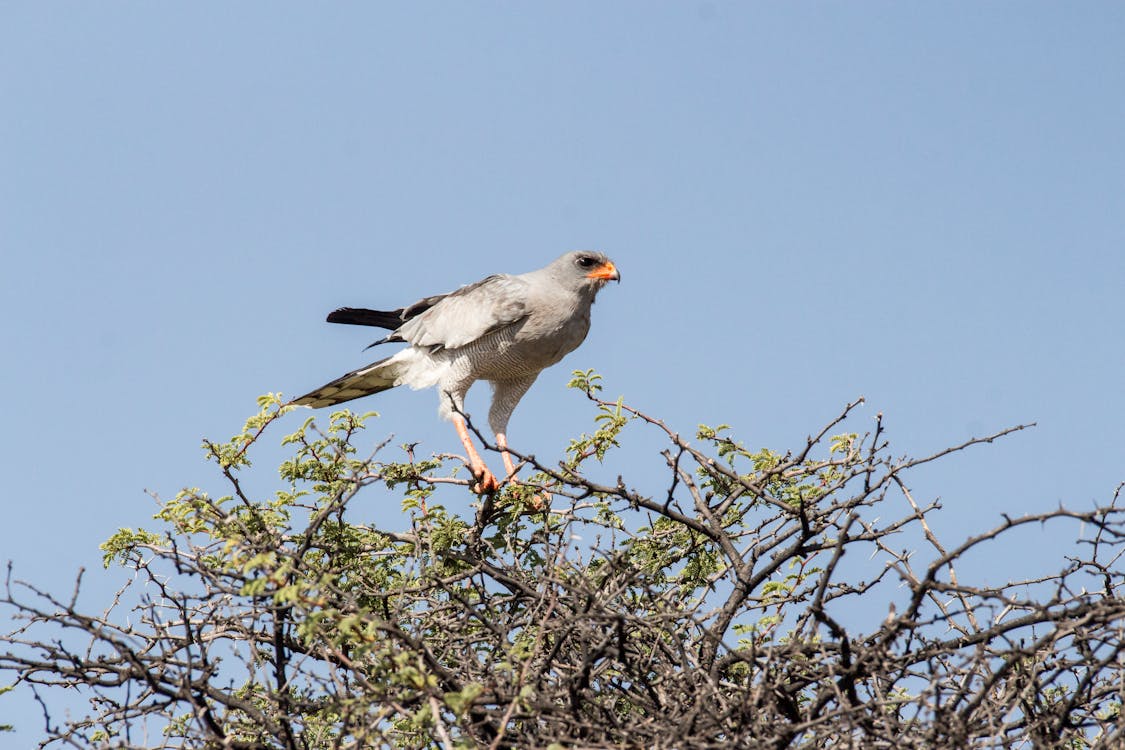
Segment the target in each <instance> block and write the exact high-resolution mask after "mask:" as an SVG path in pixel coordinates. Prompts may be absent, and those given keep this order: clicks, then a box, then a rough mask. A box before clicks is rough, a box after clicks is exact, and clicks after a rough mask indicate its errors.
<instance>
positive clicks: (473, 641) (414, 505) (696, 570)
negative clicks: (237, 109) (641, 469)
mask: <svg viewBox="0 0 1125 750" xmlns="http://www.w3.org/2000/svg"><path fill="white" fill-rule="evenodd" d="M587 394H588V395H589V397H590V398H591V400H592V401H593V402H594V404H595V405H596V408H597V409H598V410H599V420H600V421H599V423H598V424H599V425H600V427H599V429H598V431H597V432H595V433H594V434H593V435H590V436H583V438H581V439H579V440H576V441H575V442H574V443H573V444H572V446H571V450H570V451H568V458H567V459H566V460H564V461H562V462H560V463H559V464H558V465H555V466H548V465H545V464H542V463H540V462H539V461H538V460H537V459H536V458H535V457H534V456H529V455H522V454H520V453H519V452H518V451H515V450H513V451H512V453H513V455H515V456H516V457H517V458H519V459H520V460H521V461H522V462H523V466H524V470H525V471H531V472H533V473H532V474H531V475H530V476H528V477H527V478H526V479H525V480H524V481H514V482H511V483H509V484H508V485H506V486H505V487H503V488H502V489H501V491H500V492H498V493H496V494H495V495H492V496H488V497H486V498H482V499H481V500H480V501H479V502H480V504H479V507H478V508H477V512H473V511H472V509H471V508H470V509H467V511H466V512H453V511H451V510H448V509H447V507H446V506H447V505H449V506H450V507H452V506H454V505H455V504H457V503H460V504H461V505H462V506H464V505H465V500H464V498H465V494H464V493H465V490H464V489H462V486H464V485H467V483H468V482H469V480H467V479H458V478H456V477H451V476H449V475H447V474H445V473H443V467H442V460H441V458H440V457H438V458H434V459H430V460H424V461H419V460H416V459H415V456H414V452H413V446H408V447H407V449H406V450H407V460H406V461H400V462H394V461H381V460H380V458H381V456H382V454H383V452H384V449H385V448H386V443H382V444H380V445H378V446H377V448H376V449H375V451H374V452H373V453H371V454H369V455H368V457H367V458H364V459H359V458H356V453H357V449H356V447H355V444H356V442H357V439H358V436H359V435H360V434H362V433H361V430H362V429H363V422H362V419H361V418H358V417H355V416H354V415H351V414H349V413H346V412H339V413H337V414H334V415H333V416H332V422H331V425H330V426H329V428H328V429H327V430H325V431H324V432H318V431H316V430H315V428H313V427H312V426H311V425H310V424H308V423H306V425H305V427H303V428H302V429H301V430H299V431H298V432H296V433H294V434H293V435H290V436H288V437H286V439H285V444H287V445H291V446H293V451H294V452H293V455H292V457H291V458H290V459H287V461H286V462H285V463H284V464H283V465H282V476H283V478H284V479H285V480H286V481H287V482H288V486H286V487H285V488H284V489H282V490H281V491H279V492H278V493H277V494H276V496H274V497H271V498H267V499H255V498H253V497H251V496H249V495H248V493H247V492H246V491H245V488H244V486H243V485H242V484H240V483H239V479H238V476H239V474H238V472H240V471H244V470H245V466H246V464H247V463H248V462H247V459H246V456H247V455H248V452H249V451H250V449H251V447H252V445H253V443H254V442H255V441H257V440H259V439H260V438H261V436H262V435H263V434H267V433H268V430H267V427H268V426H269V425H270V424H271V423H272V422H273V421H274V420H275V419H277V418H279V417H280V416H281V415H282V414H284V413H285V411H286V409H285V407H280V401H276V402H272V409H273V410H272V411H271V409H270V408H269V407H267V405H263V413H262V414H260V415H258V417H257V418H254V419H252V420H251V421H250V422H248V423H247V429H246V430H245V431H244V432H243V434H242V435H240V436H239V437H238V438H236V439H234V440H232V441H231V442H230V443H227V444H212V443H207V444H206V446H207V450H208V453H209V455H210V456H211V457H212V458H213V459H214V460H216V461H217V462H218V463H219V465H220V469H221V474H222V476H223V477H224V481H225V482H226V483H227V484H228V486H229V488H230V489H229V496H228V497H223V498H220V499H214V498H212V497H210V496H208V495H206V494H204V493H202V492H200V491H198V490H192V491H185V492H184V493H181V494H180V495H179V496H177V498H176V499H175V500H172V501H167V502H165V503H163V504H162V505H161V508H160V513H159V514H158V518H159V519H160V520H161V521H162V522H164V523H165V525H166V527H165V528H164V530H163V531H162V533H150V532H142V531H140V530H134V531H128V532H125V531H123V532H121V533H119V534H118V535H117V536H115V537H114V539H111V540H110V541H109V542H107V545H106V549H107V556H108V557H110V558H113V559H116V560H118V561H120V562H122V563H123V564H125V566H126V567H128V568H129V569H131V570H132V571H133V579H132V582H131V584H130V585H128V586H127V587H126V588H125V589H124V590H123V591H121V592H119V594H118V595H117V596H116V597H115V598H114V600H113V601H112V603H111V606H110V607H108V608H106V609H105V610H104V611H102V612H101V613H100V614H97V615H90V614H86V613H84V612H83V611H82V610H81V608H80V606H79V596H78V593H79V588H80V585H81V584H80V579H79V583H77V584H76V587H75V591H74V592H73V593H72V595H70V596H69V597H68V598H66V599H60V598H57V597H55V596H53V595H51V594H50V593H48V592H46V591H43V590H42V589H40V588H37V587H36V586H34V585H33V584H30V583H25V582H20V581H17V580H16V579H15V578H14V576H13V575H12V573H11V571H10V569H9V574H8V576H7V580H6V582H5V588H4V593H3V595H2V596H0V603H2V604H3V605H4V606H5V607H6V608H7V609H8V610H9V612H10V613H11V614H12V615H13V617H14V618H15V621H16V622H17V623H18V627H17V629H16V630H14V631H13V632H11V633H9V634H7V635H6V636H4V637H3V639H2V640H3V643H2V645H0V650H2V652H0V670H3V671H5V672H6V673H7V674H8V675H11V676H12V677H13V678H14V680H15V682H16V684H17V689H25V690H30V691H33V693H34V695H35V698H36V700H37V701H38V702H39V704H40V705H41V706H42V708H43V713H44V726H43V738H44V739H43V743H42V744H43V745H44V746H53V747H57V746H69V747H91V746H108V747H123V748H125V747H128V748H132V747H138V748H139V747H191V748H242V749H245V750H249V749H250V748H263V749H264V748H287V749H292V750H297V749H298V748H300V750H316V749H319V748H363V747H372V746H394V747H426V748H454V747H487V748H491V749H492V750H499V749H500V748H523V747H546V746H547V745H550V744H551V743H557V744H558V745H561V746H563V747H575V748H578V747H581V748H610V747H613V748H621V747H629V748H634V747H635V748H641V747H644V748H684V747H691V748H704V749H705V748H720V747H722V748H729V747H734V748H739V747H746V748H750V747H753V748H758V747H774V748H787V747H823V746H829V745H830V746H832V747H857V748H859V747H863V748H868V747H891V746H893V747H895V748H961V747H967V746H974V745H978V744H988V745H994V746H1003V747H1013V748H1015V747H1029V748H1030V747H1045V746H1048V745H1050V746H1055V745H1056V744H1057V743H1067V745H1068V746H1069V747H1094V746H1105V747H1110V746H1113V745H1114V743H1120V742H1121V741H1122V739H1123V738H1122V735H1121V731H1122V730H1121V729H1120V728H1119V712H1120V705H1121V698H1122V696H1121V693H1122V689H1123V683H1125V669H1123V665H1125V654H1123V651H1125V632H1123V629H1125V628H1123V625H1125V603H1123V602H1125V598H1123V597H1122V593H1123V591H1122V572H1121V569H1120V560H1121V556H1122V554H1123V545H1125V514H1123V510H1122V509H1121V508H1120V507H1118V500H1119V494H1120V489H1121V488H1118V492H1117V493H1116V494H1115V495H1114V497H1113V498H1112V500H1111V501H1110V502H1109V503H1108V504H1105V505H1102V506H1100V507H1095V508H1091V509H1089V510H1084V511H1077V510H1073V509H1067V508H1062V507H1060V508H1057V509H1055V510H1052V511H1047V512H1042V513H1035V514H1028V515H1025V516H1022V517H1013V518H1007V517H1005V518H1004V519H1003V520H1002V522H1001V523H999V524H997V525H995V526H994V527H993V528H991V529H988V530H986V531H983V532H981V533H979V534H976V535H974V536H972V537H970V538H968V539H965V540H961V541H958V542H957V543H954V544H948V543H945V542H942V541H940V540H939V539H938V537H937V536H936V534H935V533H934V532H933V528H932V526H931V524H930V522H929V519H930V518H931V517H932V516H933V514H935V513H937V512H939V510H940V507H939V506H938V504H937V503H929V504H923V503H920V502H918V501H917V500H916V499H915V497H914V496H913V495H912V493H911V492H910V491H909V489H908V486H907V484H906V482H905V479H904V475H905V474H906V473H907V472H908V471H909V470H910V469H911V468H913V467H916V466H918V465H920V464H923V463H928V462H931V461H935V460H938V459H940V458H942V457H945V456H948V455H950V454H951V453H956V452H958V451H962V450H966V449H968V448H970V447H972V446H975V445H978V444H981V443H987V442H991V441H993V440H995V439H998V438H1000V437H1003V436H1005V435H1007V434H1009V433H1011V432H1013V431H1016V430H1020V429H1024V426H1019V427H1014V428H1010V429H1008V430H1003V431H1000V432H997V433H995V434H993V435H989V436H986V437H983V438H976V439H973V440H969V441H966V442H965V443H962V444H961V445H958V446H954V447H952V448H949V449H946V450H943V451H939V452H937V453H935V454H933V455H931V456H925V457H922V458H913V459H911V458H895V457H893V456H891V455H890V454H889V446H888V442H887V439H886V434H885V433H886V431H885V427H884V424H883V420H882V416H881V415H880V417H879V418H878V419H877V420H876V426H875V428H874V430H873V431H872V432H871V433H869V434H866V435H862V436H861V435H856V434H850V433H845V434H842V435H833V432H834V431H837V430H842V429H844V428H845V425H846V424H847V423H848V421H849V419H850V418H851V417H852V414H853V412H854V410H855V409H856V408H857V407H858V406H859V405H860V404H861V403H862V399H861V400H858V401H856V402H854V403H852V404H849V405H848V406H847V407H846V408H845V409H844V410H843V412H842V413H841V414H840V415H839V416H837V417H836V418H834V419H832V420H831V421H830V422H829V423H828V424H827V425H825V426H824V428H822V429H820V430H817V431H816V432H815V433H814V434H813V435H811V436H810V437H809V438H808V439H807V440H806V441H804V442H803V443H802V444H800V445H799V447H798V448H797V449H795V450H794V451H792V452H789V453H785V454H777V453H771V452H768V451H759V452H751V451H748V450H746V449H745V448H743V447H742V446H741V445H740V444H738V443H737V442H736V441H734V440H733V439H732V438H730V437H727V436H726V435H725V433H724V432H723V431H721V430H718V429H716V430H710V429H705V430H703V431H701V433H700V435H699V436H698V438H697V439H696V440H695V441H694V442H692V441H689V440H687V439H685V438H684V437H682V436H681V435H680V434H679V433H677V432H675V431H674V430H672V429H671V428H670V427H668V426H667V425H666V424H664V423H663V422H662V421H660V420H658V419H656V418H654V417H651V416H649V415H647V414H645V413H643V412H641V411H639V410H637V409H634V408H632V407H629V406H627V405H625V404H623V403H620V402H611V401H606V400H602V399H600V398H599V397H598V396H597V395H596V392H595V390H593V389H588V390H587ZM630 422H636V423H638V425H640V426H641V427H642V428H645V429H654V430H656V431H657V432H658V434H659V435H661V436H662V437H663V439H664V440H666V441H667V448H666V449H665V451H664V452H663V457H664V459H665V463H666V466H667V471H668V475H667V477H666V478H665V477H645V478H644V481H645V484H646V485H652V486H654V487H657V488H659V489H657V490H655V491H654V492H649V491H646V490H642V489H638V488H635V487H630V486H629V485H627V484H626V483H625V482H624V480H623V479H621V478H618V481H617V482H616V484H603V483H599V482H596V481H593V480H592V479H590V478H589V476H588V475H587V473H586V472H585V471H584V467H585V465H586V464H587V462H589V461H590V460H593V459H601V458H602V457H604V456H605V454H606V453H607V452H608V451H610V450H612V449H613V448H614V446H615V445H616V444H617V439H618V437H619V435H620V434H621V433H622V431H623V430H624V428H625V426H626V425H627V424H628V423H630ZM491 447H492V448H495V446H491ZM379 485H382V486H384V487H385V488H386V490H385V492H388V493H397V495H398V497H399V498H400V501H401V502H402V504H403V510H404V512H405V514H406V516H407V521H408V526H409V528H408V529H407V530H402V529H394V528H380V527H378V526H376V525H373V524H371V523H369V522H367V521H366V520H365V519H367V518H370V516H371V512H370V507H371V506H370V505H368V502H369V500H368V498H374V497H375V495H376V494H377V493H378V492H380V490H379V489H378V486H379ZM544 500H546V501H547V502H544ZM371 502H385V500H375V499H372V500H371ZM1040 524H1052V525H1055V526H1057V528H1058V533H1067V532H1069V531H1071V530H1072V529H1076V536H1079V535H1081V538H1078V539H1076V544H1075V551H1074V554H1073V555H1071V556H1069V557H1068V558H1067V559H1066V560H1065V561H1060V564H1062V565H1063V567H1062V568H1061V569H1060V570H1059V571H1058V572H1057V573H1054V574H1050V575H1045V576H1044V575H1039V576H1037V577H1034V578H1027V579H1025V580H1018V581H1011V582H1008V583H1005V584H1002V585H985V584H979V583H977V584H974V583H973V581H972V579H973V576H971V575H966V574H965V573H966V571H965V568H966V567H967V566H965V565H961V566H960V569H959V570H958V571H957V572H955V566H957V565H958V564H959V563H962V562H963V561H964V560H965V556H966V554H967V553H969V552H970V551H971V550H973V549H974V548H976V547H977V546H979V545H981V544H983V543H986V542H993V543H1001V542H1003V541H1004V540H1006V539H1008V538H1009V537H1010V536H1011V534H1012V532H1013V531H1014V530H1016V529H1018V528H1020V527H1024V526H1028V525H1040ZM883 612H885V613H886V615H885V617H883V616H881V615H877V616H876V617H875V618H872V616H871V615H872V613H883ZM65 688H77V689H79V690H81V691H83V694H84V695H85V696H86V697H87V698H88V706H89V711H88V713H87V714H86V715H85V716H81V717H73V716H68V717H66V718H65V719H64V718H63V714H62V712H60V711H58V710H56V709H55V708H53V703H52V699H53V697H54V696H56V695H57V692H56V691H57V690H59V689H65ZM0 700H3V699H2V698H0Z"/></svg>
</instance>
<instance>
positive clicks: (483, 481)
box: [453, 414, 511, 495]
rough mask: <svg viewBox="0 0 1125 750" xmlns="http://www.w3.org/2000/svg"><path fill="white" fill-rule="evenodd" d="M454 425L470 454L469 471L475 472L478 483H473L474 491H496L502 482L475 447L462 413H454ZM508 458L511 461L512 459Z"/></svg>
mask: <svg viewBox="0 0 1125 750" xmlns="http://www.w3.org/2000/svg"><path fill="white" fill-rule="evenodd" d="M453 426H454V427H456V428H457V437H459V438H461V444H462V445H464V446H465V453H467V454H468V456H469V471H471V472H472V473H473V478H474V479H476V480H477V483H476V484H475V485H473V492H476V493H477V494H480V495H483V494H485V493H486V492H495V491H496V490H497V489H498V488H499V487H500V483H499V482H497V481H496V475H495V474H493V473H492V472H491V471H489V470H488V467H487V466H485V464H484V460H483V459H482V458H481V457H480V454H479V453H477V449H476V448H474V447H473V441H472V439H471V438H470V437H469V430H468V428H467V427H465V420H464V419H462V418H461V415H459V414H455V415H453ZM508 460H509V461H511V459H508Z"/></svg>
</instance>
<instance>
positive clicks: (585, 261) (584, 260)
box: [578, 255, 598, 268]
mask: <svg viewBox="0 0 1125 750" xmlns="http://www.w3.org/2000/svg"><path fill="white" fill-rule="evenodd" d="M597 262H598V261H597V259H596V258H591V257H590V256H589V255H582V256H579V258H578V265H580V266H582V267H583V268H589V267H591V266H592V265H594V264H595V263H597Z"/></svg>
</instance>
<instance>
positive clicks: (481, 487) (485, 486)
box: [469, 464, 500, 495]
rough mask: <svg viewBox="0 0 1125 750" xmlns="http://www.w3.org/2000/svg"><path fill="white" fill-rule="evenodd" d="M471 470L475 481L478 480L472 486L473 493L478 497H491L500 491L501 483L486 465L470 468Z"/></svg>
mask: <svg viewBox="0 0 1125 750" xmlns="http://www.w3.org/2000/svg"><path fill="white" fill-rule="evenodd" d="M469 470H470V471H471V472H473V479H475V480H476V483H475V484H473V485H471V486H470V488H471V489H472V491H473V492H475V493H477V494H478V495H490V494H492V493H493V492H496V490H498V489H500V482H499V481H498V480H497V479H496V475H495V474H493V473H492V472H491V471H489V470H488V467H487V466H485V465H484V464H478V465H476V466H470V467H469Z"/></svg>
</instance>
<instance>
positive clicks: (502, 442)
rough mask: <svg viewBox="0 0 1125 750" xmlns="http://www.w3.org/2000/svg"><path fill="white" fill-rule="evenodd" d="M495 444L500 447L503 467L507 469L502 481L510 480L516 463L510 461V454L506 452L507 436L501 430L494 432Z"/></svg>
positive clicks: (514, 474)
mask: <svg viewBox="0 0 1125 750" xmlns="http://www.w3.org/2000/svg"><path fill="white" fill-rule="evenodd" d="M496 445H497V446H498V447H499V448H500V455H502V456H503V457H504V468H505V469H507V470H508V476H507V478H506V479H505V480H504V481H506V482H507V481H511V480H512V479H514V478H515V476H516V465H515V464H514V463H512V454H511V453H508V436H507V435H505V434H504V433H502V432H498V433H496Z"/></svg>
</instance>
